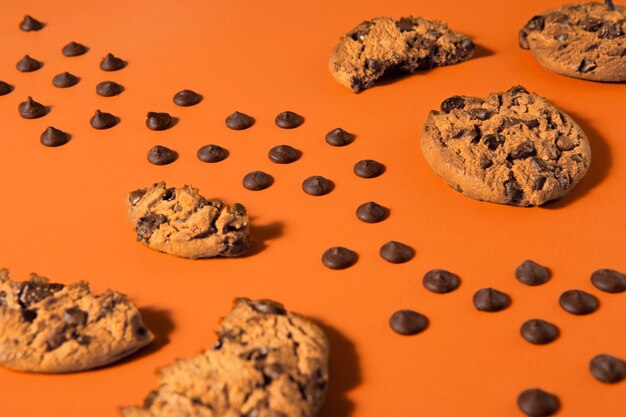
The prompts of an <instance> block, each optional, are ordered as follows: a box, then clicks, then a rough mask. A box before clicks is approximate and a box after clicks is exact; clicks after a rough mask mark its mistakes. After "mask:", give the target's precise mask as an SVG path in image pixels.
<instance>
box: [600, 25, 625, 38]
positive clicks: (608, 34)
mask: <svg viewBox="0 0 626 417" xmlns="http://www.w3.org/2000/svg"><path fill="white" fill-rule="evenodd" d="M622 36H624V31H623V30H622V23H621V22H617V23H608V22H606V23H604V25H603V26H602V28H601V29H600V32H599V33H598V37H599V38H601V39H616V38H621V37H622Z"/></svg>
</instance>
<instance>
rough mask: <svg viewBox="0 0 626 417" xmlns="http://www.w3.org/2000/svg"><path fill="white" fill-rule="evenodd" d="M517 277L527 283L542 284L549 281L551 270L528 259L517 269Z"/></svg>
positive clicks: (532, 284)
mask: <svg viewBox="0 0 626 417" xmlns="http://www.w3.org/2000/svg"><path fill="white" fill-rule="evenodd" d="M515 278H517V280H518V281H519V282H521V283H522V284H525V285H531V286H535V285H541V284H545V283H546V282H548V280H549V279H550V272H549V271H548V269H547V268H545V267H543V266H541V265H539V264H538V263H536V262H533V261H531V260H530V259H527V260H525V261H524V262H522V264H521V265H520V266H518V267H517V269H516V270H515Z"/></svg>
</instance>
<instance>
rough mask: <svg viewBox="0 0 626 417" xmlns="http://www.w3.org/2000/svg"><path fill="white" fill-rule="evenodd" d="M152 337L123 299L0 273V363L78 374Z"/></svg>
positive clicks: (109, 293)
mask: <svg viewBox="0 0 626 417" xmlns="http://www.w3.org/2000/svg"><path fill="white" fill-rule="evenodd" d="M152 339H153V336H152V333H150V331H149V330H148V329H147V328H146V327H145V326H144V324H143V322H142V320H141V315H140V314H139V310H138V309H137V307H135V305H134V304H132V303H131V302H130V301H129V300H128V298H126V296H124V295H122V294H120V293H118V292H115V291H111V290H109V291H107V292H105V293H103V294H92V292H91V290H90V289H89V285H88V284H87V283H86V282H79V283H76V284H70V285H63V284H57V283H51V282H49V281H48V279H46V278H44V277H41V276H39V275H36V274H32V275H31V276H30V279H29V280H28V281H26V282H17V281H13V280H11V279H10V278H9V272H8V271H7V270H6V269H0V364H1V365H3V366H6V367H8V368H11V369H16V370H20V371H29V372H50V373H62V372H79V371H85V370H88V369H93V368H97V367H100V366H104V365H107V364H110V363H112V362H115V361H118V360H120V359H122V358H123V357H125V356H128V355H130V354H131V353H133V352H135V351H137V350H139V349H141V348H142V347H144V346H146V345H148V344H149V343H150V342H151V341H152Z"/></svg>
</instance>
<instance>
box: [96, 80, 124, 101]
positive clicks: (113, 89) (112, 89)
mask: <svg viewBox="0 0 626 417" xmlns="http://www.w3.org/2000/svg"><path fill="white" fill-rule="evenodd" d="M122 91H124V87H122V86H121V85H119V84H118V83H116V82H114V81H103V82H101V83H100V84H98V85H97V86H96V94H98V95H99V96H102V97H113V96H117V95H118V94H121V93H122Z"/></svg>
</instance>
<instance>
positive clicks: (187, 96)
mask: <svg viewBox="0 0 626 417" xmlns="http://www.w3.org/2000/svg"><path fill="white" fill-rule="evenodd" d="M201 101H202V96H201V95H200V94H198V93H196V92H195V91H191V90H182V91H179V92H178V93H176V95H174V104H176V105H177V106H182V107H189V106H195V105H196V104H198V103H200V102H201Z"/></svg>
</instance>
